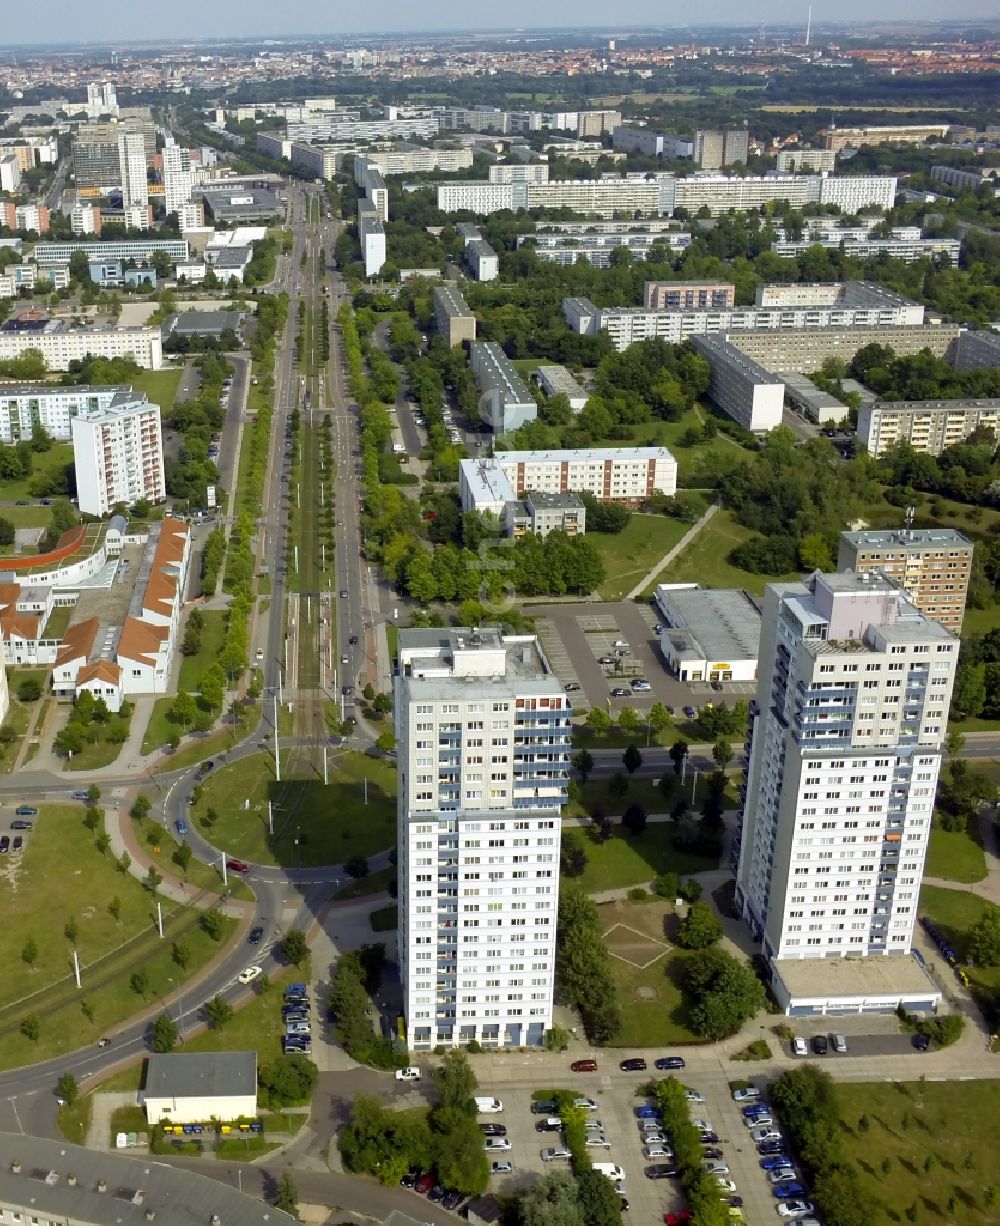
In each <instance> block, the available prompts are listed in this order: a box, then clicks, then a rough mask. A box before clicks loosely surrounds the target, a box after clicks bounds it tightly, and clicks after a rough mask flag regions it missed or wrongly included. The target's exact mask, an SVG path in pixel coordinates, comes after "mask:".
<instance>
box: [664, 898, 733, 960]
mask: <svg viewBox="0 0 1000 1226" xmlns="http://www.w3.org/2000/svg"><path fill="white" fill-rule="evenodd" d="M724 931H725V929H724V928H723V924H722V920H720V919H719V917H718V916H717V915H716V914H715V912H714V911H713V910H712V908H711V907H710V906H709V905H708V903H704V902H696V903H692V904H691V906H690V907H689V908H688V913H687V915H685V916H684V918H683V919H682V920H681V922H680V924H679V925H678V926H677V936H676V938H675V941H676V943H677V944H678V945H679V946H680V947H681V949H707V948H708V947H709V946H710V945H714V944H715V943H716V942H717V941H719V940H721V938H722V934H723V932H724Z"/></svg>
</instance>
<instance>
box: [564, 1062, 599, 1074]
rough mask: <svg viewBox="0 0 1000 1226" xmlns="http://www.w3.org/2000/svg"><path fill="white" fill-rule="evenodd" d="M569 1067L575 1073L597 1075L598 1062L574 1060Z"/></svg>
mask: <svg viewBox="0 0 1000 1226" xmlns="http://www.w3.org/2000/svg"><path fill="white" fill-rule="evenodd" d="M569 1067H570V1070H571V1071H572V1072H574V1073H596V1072H597V1061H596V1060H574V1061H573V1063H572V1064H571V1065H570V1066H569Z"/></svg>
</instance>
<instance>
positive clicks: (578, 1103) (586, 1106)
mask: <svg viewBox="0 0 1000 1226" xmlns="http://www.w3.org/2000/svg"><path fill="white" fill-rule="evenodd" d="M573 1106H574V1107H579V1108H580V1110H581V1111H596V1110H597V1103H595V1102H594V1100H593V1099H592V1098H574V1099H573Z"/></svg>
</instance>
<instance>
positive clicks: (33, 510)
mask: <svg viewBox="0 0 1000 1226" xmlns="http://www.w3.org/2000/svg"><path fill="white" fill-rule="evenodd" d="M8 488H9V486H8V485H7V483H6V481H5V482H4V486H3V490H4V495H3V496H4V497H5V498H7V497H8V494H7V490H8ZM0 518H3V519H6V520H8V521H9V522H10V523H12V524H13V525H14V527H15V528H47V527H48V523H49V520H50V519H51V518H52V508H51V507H43V506H41V505H39V504H38V503H32V504H31V506H30V507H4V508H3V509H2V510H0ZM13 551H14V546H13V545H11V546H10V547H9V548H5V549H4V550H3V552H4V553H5V554H10V553H13Z"/></svg>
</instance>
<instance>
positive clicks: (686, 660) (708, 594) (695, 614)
mask: <svg viewBox="0 0 1000 1226" xmlns="http://www.w3.org/2000/svg"><path fill="white" fill-rule="evenodd" d="M656 607H657V608H658V609H659V610H660V613H661V614H662V616H663V628H662V629H661V630H660V635H659V642H660V652H661V654H662V655H663V660H664V663H665V664H666V666H667V668H668V669H669V671H670V672H671V673H673V674H674V676H675V677H678V678H679V679H680V680H681V681H689V682H690V681H755V680H756V678H757V655H758V652H759V650H760V609H759V608H758V606H757V605H756V604H755V603H754V602H753V600H751V598H750V597H749V596H748V595H747V593H746V592H744V591H741V590H740V589H737V588H731V589H726V588H709V589H703V588H700V587H698V585H697V584H693V585H689V586H684V585H682V586H679V587H675V586H673V585H671V584H664V583H661V584H659V586H658V587H657V589H656Z"/></svg>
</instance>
